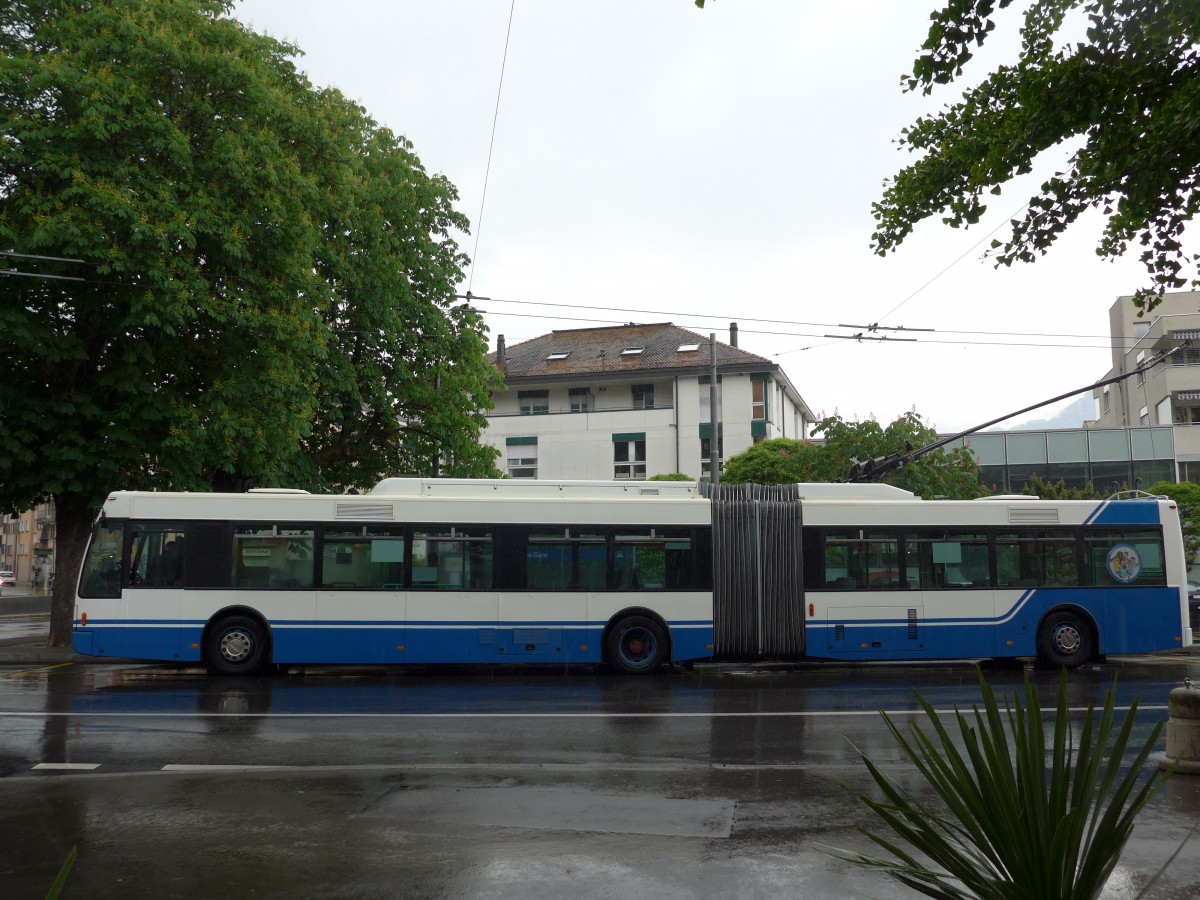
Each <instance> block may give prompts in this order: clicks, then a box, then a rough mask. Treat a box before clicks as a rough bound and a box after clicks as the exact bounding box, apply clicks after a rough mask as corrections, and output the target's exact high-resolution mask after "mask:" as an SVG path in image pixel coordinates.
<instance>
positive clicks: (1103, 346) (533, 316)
mask: <svg viewBox="0 0 1200 900" xmlns="http://www.w3.org/2000/svg"><path fill="white" fill-rule="evenodd" d="M474 299H475V301H479V300H481V298H479V297H476V298H474ZM481 311H482V310H481ZM489 315H499V316H509V317H513V318H520V319H549V320H554V321H563V322H592V323H595V322H599V323H601V324H604V325H628V324H629V322H628V320H625V319H603V318H581V317H578V316H548V315H544V314H538V313H510V312H500V313H489ZM684 327H686V326H684ZM692 327H696V328H700V327H707V326H699V325H696V326H692ZM738 332H739V333H740V334H766V335H772V336H779V337H810V338H827V337H830V336H829V335H825V334H809V333H806V332H797V331H779V330H769V331H768V330H763V329H754V328H739V329H738ZM939 333H940V332H939ZM947 333H951V332H947ZM982 333H984V334H986V332H982ZM1001 333H1002V332H1001ZM1064 336H1065V335H1046V337H1064ZM853 338H854V335H841V336H839V339H837V340H832V341H828V342H826V343H825V344H821V345H819V346H830V345H833V344H837V343H841V342H842V340H844V339H853ZM877 340H878V339H877ZM889 340H890V341H891V342H895V343H898V342H900V341H905V342H911V343H921V344H947V345H963V344H966V345H970V346H973V347H1039V348H1041V347H1045V348H1058V349H1067V350H1096V349H1112V347H1113V346H1114V345H1113V344H1112V343H1111V342H1109V343H1106V344H1058V343H1030V342H1027V341H975V340H973V341H963V340H950V339H946V340H942V339H940V338H891V339H889ZM1117 346H1120V345H1117ZM808 349H816V348H815V347H811V348H810V347H801V348H797V349H796V350H784V351H781V353H772V354H769V355H770V356H780V355H782V354H783V353H798V352H800V350H808Z"/></svg>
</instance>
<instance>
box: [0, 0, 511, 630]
mask: <svg viewBox="0 0 1200 900" xmlns="http://www.w3.org/2000/svg"><path fill="white" fill-rule="evenodd" d="M231 9H232V2H230V0H89V2H79V0H20V2H12V3H8V4H6V5H5V7H4V11H3V12H2V13H0V50H2V53H0V248H3V249H6V250H9V251H11V252H10V253H8V254H5V257H6V258H2V264H0V268H3V267H4V265H6V266H7V270H6V271H5V272H3V273H0V274H3V275H4V276H5V277H0V357H2V358H3V359H5V361H6V362H5V369H6V371H5V377H4V384H5V390H4V391H2V392H0V421H4V422H5V423H6V427H5V428H4V429H3V430H2V431H0V509H13V510H16V509H23V508H26V507H28V506H29V505H30V504H31V503H33V502H35V501H36V500H37V499H39V498H41V497H44V496H48V495H53V496H54V497H55V500H56V510H57V515H58V553H59V559H58V563H57V566H58V569H59V570H60V571H61V572H63V573H64V575H67V574H68V573H73V572H74V571H75V567H77V565H78V554H79V552H80V551H81V549H82V541H83V539H84V537H85V536H86V531H87V528H88V525H89V524H90V516H91V511H92V510H93V509H94V508H95V507H96V506H98V505H99V503H100V502H101V501H102V500H103V498H104V496H105V495H106V494H107V493H108V492H109V491H111V490H114V489H119V488H168V487H169V488H174V489H210V488H218V489H219V488H235V489H241V488H243V487H245V486H248V485H253V484H262V485H272V484H275V485H288V486H296V487H305V488H310V489H325V488H337V489H343V488H350V487H355V486H363V485H366V484H370V483H372V482H373V481H374V480H376V479H377V478H378V477H380V476H381V475H383V474H395V473H399V472H413V473H431V472H435V471H441V473H442V474H457V475H484V474H491V473H493V472H494V464H493V453H494V451H492V450H491V449H490V448H486V447H481V446H480V445H479V444H478V441H477V438H478V435H479V434H480V432H481V431H482V429H483V427H484V425H485V424H486V420H485V419H484V417H483V415H482V412H481V411H482V409H484V408H486V407H487V406H488V405H489V400H488V388H489V386H490V384H491V378H492V375H491V370H490V369H489V367H488V366H487V364H486V359H485V350H486V341H485V336H484V328H483V325H482V323H481V320H480V318H479V317H478V316H477V315H476V314H475V313H474V312H473V311H472V310H470V309H469V308H466V307H464V306H454V305H453V304H454V293H453V292H454V285H455V284H456V283H458V281H459V280H460V279H461V274H462V270H463V266H464V264H465V261H466V259H465V256H464V255H463V254H462V253H461V251H460V250H459V248H458V246H457V245H456V243H455V241H454V240H453V239H452V236H451V235H452V232H453V230H455V229H461V230H465V229H466V227H467V223H466V221H465V219H464V218H463V217H462V216H461V215H460V214H458V213H457V212H455V211H454V209H453V202H454V201H455V200H456V199H457V196H456V192H455V190H454V188H453V186H452V185H451V184H449V183H448V182H447V181H446V180H445V179H444V178H442V177H440V176H430V175H428V174H427V173H426V172H425V170H424V168H423V167H422V165H421V163H420V161H419V160H418V158H417V157H416V156H415V155H414V153H413V152H412V147H411V145H410V144H409V143H408V142H407V141H405V140H404V139H403V138H401V137H398V136H396V135H394V134H392V133H391V132H390V131H388V130H387V129H386V128H383V127H381V126H379V125H378V124H377V123H375V122H374V121H372V120H371V118H370V117H369V116H368V115H367V114H366V112H365V111H364V110H362V109H361V108H360V107H358V106H357V105H355V104H354V103H351V102H350V101H348V100H347V99H346V98H345V97H343V96H342V95H341V94H339V93H338V92H337V91H333V90H317V89H315V88H314V87H313V86H312V85H311V84H309V82H308V81H307V80H306V79H305V78H304V77H303V76H302V75H301V74H300V73H299V72H297V70H296V68H295V66H294V65H293V63H292V62H291V58H292V57H293V56H294V55H295V54H296V53H297V52H298V51H297V50H296V48H294V47H291V46H289V45H287V44H283V43H280V42H278V41H275V40H273V39H271V38H269V37H265V36H262V35H258V34H255V33H253V32H251V31H250V30H248V29H247V28H245V27H244V26H243V25H241V24H240V23H238V22H237V21H235V20H234V19H232V18H230V12H231ZM14 254H19V255H14ZM18 272H20V273H21V274H18ZM72 580H73V579H72V578H70V577H63V578H61V579H59V580H58V585H57V593H56V597H55V603H54V617H53V620H52V628H51V639H52V641H54V642H62V641H64V640H65V639H66V637H67V633H68V631H69V617H70V612H69V610H70V601H69V594H70V591H71V589H72V587H73V586H72V585H71V581H72Z"/></svg>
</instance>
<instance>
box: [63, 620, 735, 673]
mask: <svg viewBox="0 0 1200 900" xmlns="http://www.w3.org/2000/svg"><path fill="white" fill-rule="evenodd" d="M668 624H669V627H670V629H671V635H670V636H671V659H672V661H675V662H682V661H687V660H697V659H706V658H708V657H711V656H712V645H713V623H712V621H711V620H683V621H680V622H672V623H668ZM204 625H205V623H204V622H203V621H192V622H184V623H179V622H171V623H166V622H163V620H158V619H154V620H151V619H137V620H114V619H108V620H105V619H89V620H88V624H87V626H79V625H76V627H75V632H74V645H75V650H76V652H79V653H83V654H87V655H90V656H105V657H117V658H129V659H150V660H165V661H171V662H199V661H200V658H201V653H200V646H199V644H200V641H201V636H202V634H203V630H204ZM606 625H607V622H606V621H603V622H590V623H589V622H583V623H580V622H569V623H563V622H557V623H547V622H536V623H529V622H503V623H497V622H495V621H491V622H484V623H478V622H476V623H458V622H412V623H403V622H389V621H385V622H371V623H364V622H357V623H356V622H340V623H337V624H332V623H328V622H318V621H315V620H292V621H284V622H275V623H272V625H271V642H272V654H271V658H272V661H273V662H277V663H283V664H290V663H311V664H319V663H345V664H353V663H364V664H384V663H396V664H403V663H409V664H421V665H425V664H433V663H483V664H489V663H505V662H509V663H511V662H522V661H525V662H569V663H598V662H600V661H601V655H602V651H603V647H602V637H603V633H604V627H605V626H606ZM522 629H530V630H538V631H544V632H547V634H546V635H545V636H544V637H545V638H546V640H545V641H533V642H531V641H527V640H519V639H518V637H528V635H526V636H518V635H516V634H514V632H516V631H520V630H522ZM539 637H541V635H539ZM566 638H569V642H568V641H566V640H565V639H566Z"/></svg>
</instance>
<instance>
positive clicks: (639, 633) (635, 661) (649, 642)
mask: <svg viewBox="0 0 1200 900" xmlns="http://www.w3.org/2000/svg"><path fill="white" fill-rule="evenodd" d="M604 649H605V658H606V659H607V660H608V664H609V665H610V666H612V667H613V668H614V669H616V670H617V672H618V673H620V674H621V675H642V674H645V673H647V672H657V671H658V670H659V669H660V668H661V667H662V664H663V663H664V662H666V660H667V636H666V634H665V633H664V632H663V630H662V626H660V625H659V624H658V623H657V622H655V621H654V620H653V619H650V618H647V617H646V616H628V617H627V618H624V619H621V621H619V622H617V623H616V624H615V625H613V627H612V629H611V630H610V631H609V633H608V637H607V639H606V640H605V642H604Z"/></svg>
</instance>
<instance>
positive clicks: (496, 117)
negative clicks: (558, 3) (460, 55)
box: [467, 0, 517, 293]
mask: <svg viewBox="0 0 1200 900" xmlns="http://www.w3.org/2000/svg"><path fill="white" fill-rule="evenodd" d="M516 9H517V0H512V5H511V6H510V7H509V8H508V30H507V31H506V32H505V33H504V56H503V57H502V58H501V60H500V83H499V84H498V85H497V86H496V110H495V112H494V113H493V114H492V138H491V140H490V141H489V142H488V155H487V167H486V168H485V169H484V172H483V194H482V196H480V198H479V218H478V219H477V220H476V221H475V250H474V251H473V252H472V253H471V275H470V277H468V279H467V292H468V293H470V291H471V285H472V284H474V283H475V260H476V259H477V258H478V256H479V236H480V235H481V234H483V205H484V203H486V202H487V186H488V177H489V176H490V175H491V174H492V148H493V147H495V146H496V123H497V122H498V121H500V92H501V91H502V90H503V89H504V69H505V67H506V66H507V64H508V41H509V38H510V37H512V23H513V13H514V12H515V11H516Z"/></svg>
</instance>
